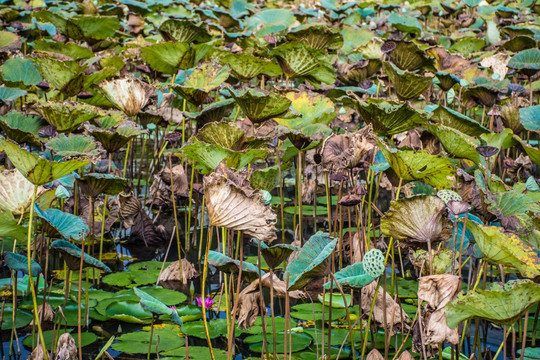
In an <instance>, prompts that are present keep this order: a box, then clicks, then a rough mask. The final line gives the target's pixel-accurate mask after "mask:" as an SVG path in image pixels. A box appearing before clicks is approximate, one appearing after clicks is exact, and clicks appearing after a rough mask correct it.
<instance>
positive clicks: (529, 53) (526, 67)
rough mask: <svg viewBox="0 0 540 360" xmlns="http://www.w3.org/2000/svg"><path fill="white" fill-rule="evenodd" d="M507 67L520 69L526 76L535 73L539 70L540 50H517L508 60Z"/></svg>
mask: <svg viewBox="0 0 540 360" xmlns="http://www.w3.org/2000/svg"><path fill="white" fill-rule="evenodd" d="M508 67H509V68H511V69H516V70H520V71H522V72H524V73H525V74H526V75H527V76H532V75H534V74H536V73H537V72H538V70H540V50H539V49H538V48H533V49H527V50H523V51H520V52H518V53H517V54H515V55H514V56H512V58H511V59H510V61H509V62H508Z"/></svg>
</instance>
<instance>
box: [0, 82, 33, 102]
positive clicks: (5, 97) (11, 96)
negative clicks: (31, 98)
mask: <svg viewBox="0 0 540 360" xmlns="http://www.w3.org/2000/svg"><path fill="white" fill-rule="evenodd" d="M26 94H27V92H26V91H25V90H22V89H18V88H10V87H6V86H0V100H2V102H3V103H4V104H7V103H8V102H10V101H13V100H16V99H18V98H20V97H21V96H25V95H26Z"/></svg>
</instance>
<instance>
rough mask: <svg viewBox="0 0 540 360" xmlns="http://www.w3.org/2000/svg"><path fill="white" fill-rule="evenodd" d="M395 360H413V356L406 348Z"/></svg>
mask: <svg viewBox="0 0 540 360" xmlns="http://www.w3.org/2000/svg"><path fill="white" fill-rule="evenodd" d="M397 360H414V357H413V356H412V355H411V353H410V352H408V351H407V350H405V351H403V352H402V353H401V355H399V357H398V358H397Z"/></svg>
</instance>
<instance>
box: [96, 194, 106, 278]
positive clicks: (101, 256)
mask: <svg viewBox="0 0 540 360" xmlns="http://www.w3.org/2000/svg"><path fill="white" fill-rule="evenodd" d="M107 199H108V196H107V195H105V198H104V199H103V208H102V210H101V236H100V239H99V261H101V259H102V258H103V239H104V237H105V212H106V211H107ZM98 283H99V279H98Z"/></svg>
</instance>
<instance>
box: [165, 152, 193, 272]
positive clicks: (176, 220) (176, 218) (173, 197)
mask: <svg viewBox="0 0 540 360" xmlns="http://www.w3.org/2000/svg"><path fill="white" fill-rule="evenodd" d="M169 173H170V174H171V199H172V205H173V215H174V226H175V228H176V245H177V247H178V262H179V264H180V266H179V269H180V278H182V272H183V269H182V247H181V246H180V230H179V229H178V216H177V215H176V195H175V194H174V179H173V168H172V151H171V154H170V155H169ZM188 231H189V230H188Z"/></svg>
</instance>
